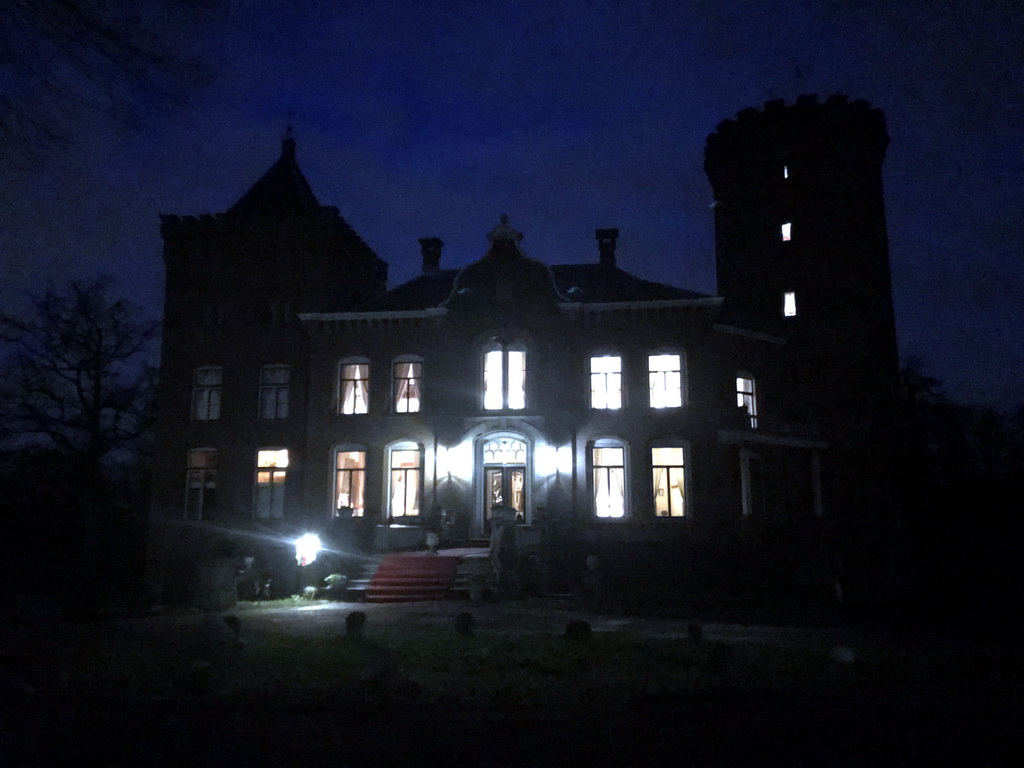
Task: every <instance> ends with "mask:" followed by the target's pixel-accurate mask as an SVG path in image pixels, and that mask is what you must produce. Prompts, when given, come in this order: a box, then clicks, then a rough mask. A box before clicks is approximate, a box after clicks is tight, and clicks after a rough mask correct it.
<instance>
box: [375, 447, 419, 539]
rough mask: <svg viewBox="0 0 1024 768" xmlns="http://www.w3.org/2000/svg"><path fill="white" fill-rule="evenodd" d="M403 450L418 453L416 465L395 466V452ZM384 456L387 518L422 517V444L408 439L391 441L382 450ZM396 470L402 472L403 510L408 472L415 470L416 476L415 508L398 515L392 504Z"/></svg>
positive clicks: (416, 518) (411, 518) (408, 518)
mask: <svg viewBox="0 0 1024 768" xmlns="http://www.w3.org/2000/svg"><path fill="white" fill-rule="evenodd" d="M403 452H410V453H412V452H415V453H416V454H417V455H418V463H417V465H416V466H404V467H403V466H399V467H396V466H395V454H397V453H403ZM384 456H385V461H386V464H385V471H386V472H387V483H386V485H385V506H384V508H385V509H386V510H387V517H388V520H420V519H422V516H423V490H424V480H425V477H424V475H425V471H424V469H425V458H426V456H425V452H424V450H423V446H422V445H421V444H419V443H416V442H412V441H408V440H406V441H400V442H396V443H391V444H390V445H388V447H387V450H386V451H385V452H384ZM396 472H401V473H402V489H403V490H402V497H403V510H405V509H406V505H408V502H409V495H408V494H409V483H408V479H409V473H410V472H416V473H417V477H416V496H415V503H416V508H415V511H413V512H409V511H403V512H402V513H401V514H398V515H396V514H395V505H394V503H393V502H394V499H395V493H396V485H395V473H396Z"/></svg>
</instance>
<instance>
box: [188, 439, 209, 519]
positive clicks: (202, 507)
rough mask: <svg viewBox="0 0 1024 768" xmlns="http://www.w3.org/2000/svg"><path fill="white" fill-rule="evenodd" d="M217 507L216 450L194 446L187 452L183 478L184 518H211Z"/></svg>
mask: <svg viewBox="0 0 1024 768" xmlns="http://www.w3.org/2000/svg"><path fill="white" fill-rule="evenodd" d="M216 509H217V451H216V450H215V449H213V448H196V449H194V450H191V451H189V452H188V471H187V472H186V480H185V519H186V520H213V519H214V518H215V517H216V516H217V515H216Z"/></svg>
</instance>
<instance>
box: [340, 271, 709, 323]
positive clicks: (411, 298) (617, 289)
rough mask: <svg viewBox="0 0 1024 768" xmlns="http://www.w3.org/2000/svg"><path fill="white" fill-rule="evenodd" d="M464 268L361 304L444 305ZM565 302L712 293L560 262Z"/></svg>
mask: <svg viewBox="0 0 1024 768" xmlns="http://www.w3.org/2000/svg"><path fill="white" fill-rule="evenodd" d="M460 271H461V270H458V269H443V270H438V271H437V272H431V273H427V274H423V275H419V276H418V277H414V278H413V279H412V280H410V281H408V282H407V283H402V285H399V286H396V287H395V288H392V289H391V290H390V291H387V292H386V293H383V294H381V295H380V296H377V297H376V298H374V299H373V300H371V301H370V302H368V303H367V304H366V305H364V306H362V307H360V309H361V310H363V311H369V312H403V311H410V310H419V309H430V308H432V307H437V306H440V305H441V304H443V303H444V302H445V300H446V299H447V298H448V297H449V295H450V294H451V291H452V286H453V285H454V283H455V278H456V277H457V276H458V274H459V272H460ZM551 273H552V274H553V275H554V278H555V285H556V287H557V288H558V292H559V293H560V294H562V296H563V297H564V300H565V301H569V302H583V303H603V302H620V301H664V300H669V299H703V298H707V297H708V294H706V293H698V292H696V291H688V290H686V289H684V288H676V287H675V286H672V285H665V284H663V283H655V282H652V281H650V280H643V279H641V278H639V277H636V276H635V275H631V274H629V272H626V271H625V270H623V269H620V268H619V267H613V266H608V265H605V264H560V265H556V266H552V267H551Z"/></svg>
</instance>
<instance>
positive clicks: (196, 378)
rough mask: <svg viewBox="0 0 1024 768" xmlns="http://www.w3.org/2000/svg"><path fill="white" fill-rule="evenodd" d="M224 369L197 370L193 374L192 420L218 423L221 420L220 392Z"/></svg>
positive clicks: (207, 368) (208, 368)
mask: <svg viewBox="0 0 1024 768" xmlns="http://www.w3.org/2000/svg"><path fill="white" fill-rule="evenodd" d="M223 380H224V369H223V368H215V367H206V368H196V369H195V371H194V372H193V374H192V420H193V421H216V420H217V419H219V418H220V390H221V384H222V382H223Z"/></svg>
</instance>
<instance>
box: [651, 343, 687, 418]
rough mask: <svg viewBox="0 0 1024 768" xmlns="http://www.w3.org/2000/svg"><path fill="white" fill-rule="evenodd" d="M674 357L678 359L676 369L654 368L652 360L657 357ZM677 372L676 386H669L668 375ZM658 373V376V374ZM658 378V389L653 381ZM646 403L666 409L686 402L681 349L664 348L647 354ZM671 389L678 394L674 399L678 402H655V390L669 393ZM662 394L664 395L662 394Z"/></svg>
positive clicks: (679, 406)
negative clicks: (659, 385) (660, 384)
mask: <svg viewBox="0 0 1024 768" xmlns="http://www.w3.org/2000/svg"><path fill="white" fill-rule="evenodd" d="M667 357H675V358H676V359H677V361H678V365H679V367H678V368H676V369H664V370H662V369H658V370H655V369H654V368H653V366H654V364H655V363H654V360H655V359H658V358H667ZM673 373H675V374H678V377H679V381H678V384H677V386H675V387H674V388H673V387H669V386H668V381H669V375H671V374H673ZM659 374H660V376H659ZM656 380H660V381H661V382H662V386H661V388H660V390H658V389H656V387H655V381H656ZM647 389H648V392H647V403H648V406H649V407H650V408H652V409H654V410H659V411H661V410H668V409H671V408H682V407H683V406H684V405H686V402H687V397H686V395H687V392H686V354H685V353H684V352H683V351H682V350H665V351H661V352H651V353H649V354H648V355H647ZM672 389H674V390H675V393H676V394H677V395H678V396H677V397H676V398H675V400H677V401H678V402H668V403H666V404H664V405H656V404H655V392H656V391H660V392H662V393H664V394H665V395H667V394H669V393H670V392H671V391H672ZM663 396H664V395H663Z"/></svg>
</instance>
